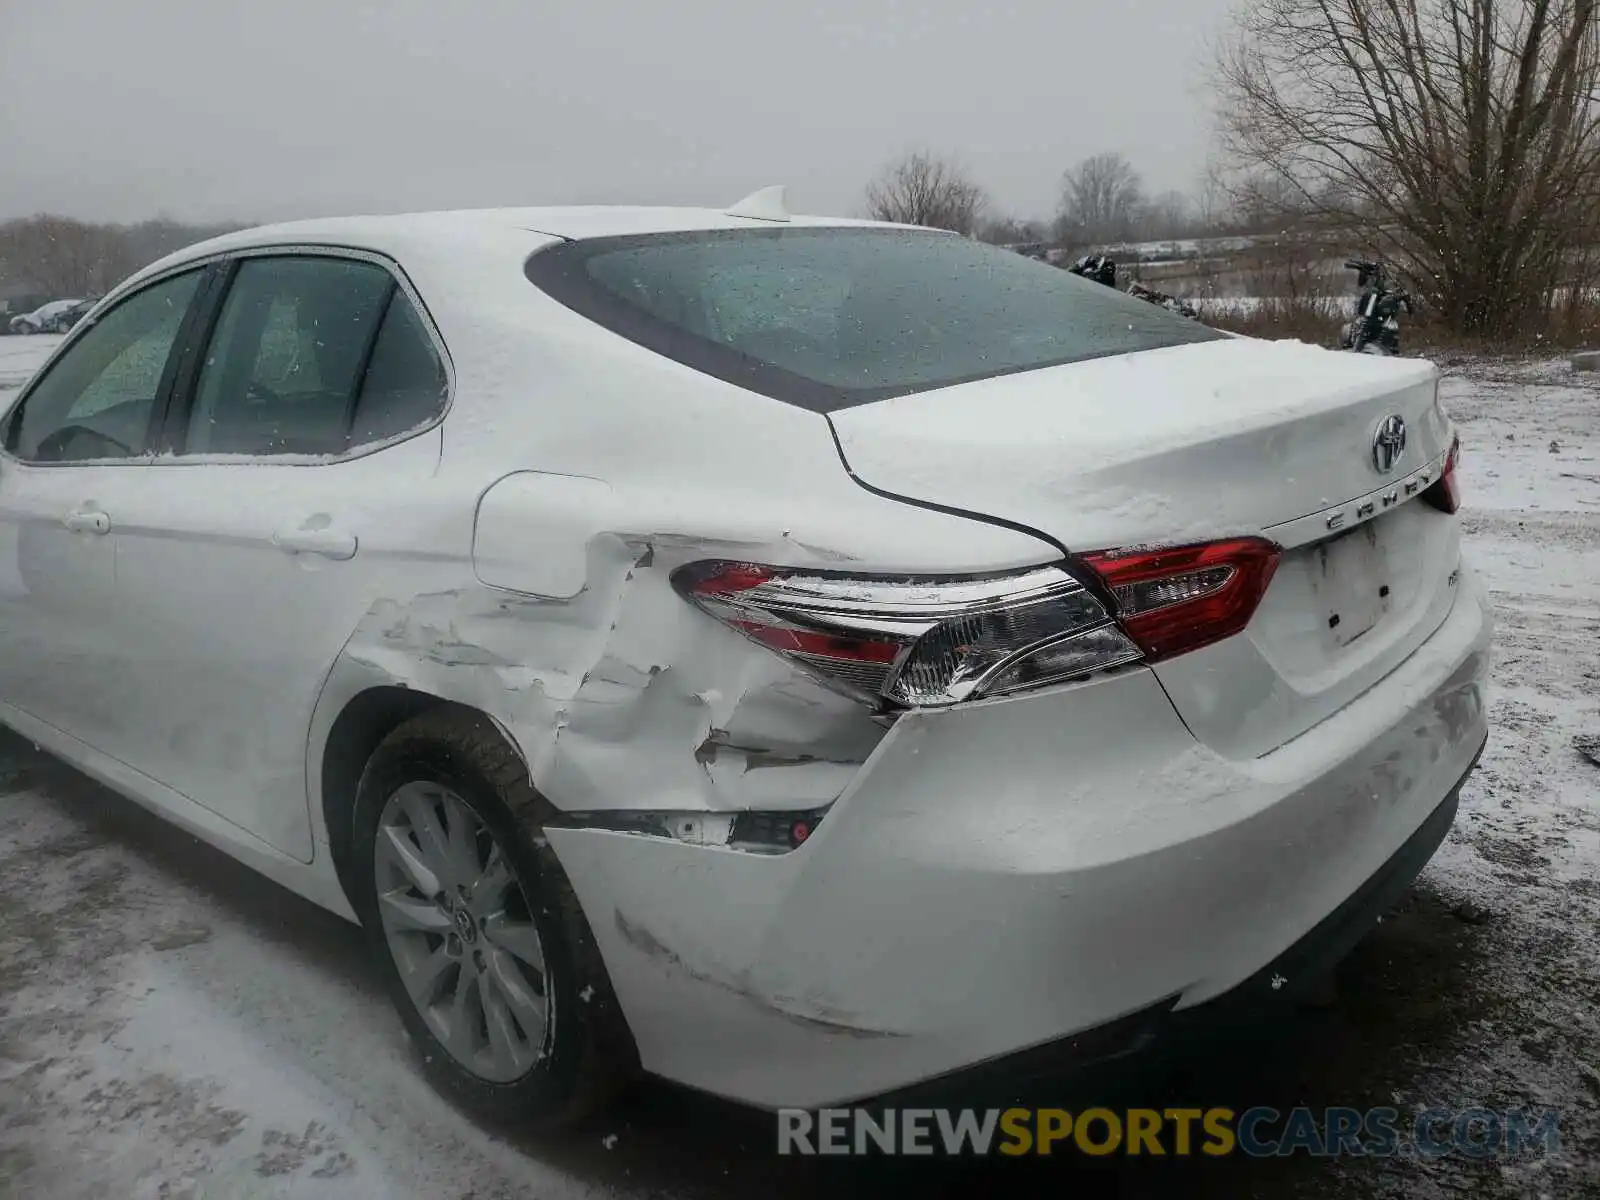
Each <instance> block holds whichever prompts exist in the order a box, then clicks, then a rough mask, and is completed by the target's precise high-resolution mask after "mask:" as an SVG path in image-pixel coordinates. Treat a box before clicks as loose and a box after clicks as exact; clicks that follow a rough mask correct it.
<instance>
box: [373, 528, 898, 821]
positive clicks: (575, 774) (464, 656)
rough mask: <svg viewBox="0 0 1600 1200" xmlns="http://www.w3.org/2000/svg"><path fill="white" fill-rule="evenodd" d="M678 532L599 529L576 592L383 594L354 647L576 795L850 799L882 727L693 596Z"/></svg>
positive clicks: (552, 788) (605, 804)
mask: <svg viewBox="0 0 1600 1200" xmlns="http://www.w3.org/2000/svg"><path fill="white" fill-rule="evenodd" d="M672 540H673V539H671V538H670V537H667V538H625V537H622V536H619V535H615V534H604V535H601V536H599V537H596V538H593V539H591V541H590V543H589V548H588V563H587V573H586V578H587V582H586V584H585V585H584V587H583V588H582V589H581V590H580V591H579V592H578V593H577V594H576V595H575V596H572V597H570V598H555V597H543V596H533V595H527V594H522V593H516V592H510V591H505V590H500V589H497V588H491V587H488V586H476V587H471V588H466V589H453V590H449V591H444V592H436V593H431V594H420V595H417V596H414V597H412V598H411V599H410V600H409V601H407V602H405V603H401V602H398V601H395V600H392V599H384V600H379V601H378V602H377V603H375V604H374V605H373V606H372V607H371V609H370V610H369V612H368V614H367V616H366V618H365V619H364V620H363V621H362V622H361V625H360V626H359V627H358V629H357V630H356V632H355V634H354V635H353V636H352V638H351V639H350V642H349V644H348V645H347V647H346V651H345V655H346V657H347V658H348V659H350V660H351V661H352V662H355V663H358V664H360V665H362V666H363V667H365V668H367V669H368V671H370V672H376V673H377V675H379V676H380V677H385V678H387V679H389V680H391V681H392V682H394V683H397V684H400V685H402V686H405V687H409V688H414V689H416V690H418V691H423V692H427V693H429V694H432V695H437V696H440V697H443V698H445V699H448V700H451V701H455V702H457V703H461V704H466V705H469V706H471V707H473V708H477V709H479V710H480V711H482V712H484V713H487V714H488V715H489V716H490V717H492V718H493V719H494V720H495V721H497V722H498V723H499V724H500V726H501V727H502V728H503V729H504V730H505V731H506V732H507V733H509V734H510V736H511V738H512V739H513V740H514V742H515V743H516V745H517V747H518V749H519V750H520V751H521V753H522V755H523V758H524V759H525V761H526V762H527V764H528V769H529V773H530V775H531V777H532V779H533V781H534V783H535V785H536V786H538V787H539V789H540V790H541V791H542V792H543V793H544V794H545V795H546V796H547V797H548V798H549V799H550V800H551V802H552V803H554V804H555V805H556V806H557V807H558V808H560V809H563V810H567V811H584V810H590V811H596V810H608V809H649V810H652V811H722V812H726V811H736V810H740V809H745V808H752V807H753V808H769V809H771V808H779V809H790V808H796V809H799V808H813V807H819V806H822V805H826V804H829V803H832V802H833V801H834V800H835V799H837V798H838V796H839V794H840V792H842V791H843V790H844V787H845V785H846V784H847V783H848V782H849V779H850V777H851V776H852V775H853V774H854V772H855V769H856V767H858V766H859V765H860V764H861V763H862V762H864V761H865V760H866V758H867V756H868V755H869V754H870V753H871V752H872V749H873V748H874V747H875V746H876V745H877V743H878V741H879V740H881V738H882V736H883V733H884V730H883V728H882V726H880V725H878V724H877V723H875V722H874V721H872V720H871V719H870V717H869V715H868V712H867V710H866V709H865V708H864V707H863V706H862V705H860V704H858V703H856V702H854V701H851V700H849V699H847V698H845V697H843V696H841V695H839V694H838V693H837V692H834V691H832V690H830V689H829V688H827V687H824V686H823V685H822V684H820V683H818V682H816V681H814V680H812V679H810V678H809V677H807V676H805V675H804V674H802V673H801V672H799V671H797V670H796V669H795V668H793V667H792V666H790V665H789V664H788V663H786V662H785V661H784V660H782V659H780V658H779V657H777V656H776V655H774V654H771V653H770V652H768V651H766V650H764V649H762V648H760V647H758V646H755V645H754V644H752V643H748V642H745V641H744V640H743V639H740V638H737V637H733V636H730V635H729V633H728V631H727V630H725V629H723V628H721V627H720V626H718V625H717V624H715V623H714V622H713V621H711V620H710V619H709V618H707V617H706V616H704V614H702V613H699V612H697V611H696V610H695V609H693V608H692V607H691V606H690V605H688V604H686V603H685V602H684V600H683V599H682V598H681V597H680V596H679V595H678V594H677V593H676V592H675V591H674V590H673V588H672V585H671V583H670V580H669V575H670V573H671V570H672V569H673V567H675V566H676V565H678V563H680V562H682V561H685V560H686V558H687V557H689V556H690V554H689V553H687V552H686V550H687V548H674V547H672V546H671V545H670V543H671V541H672ZM732 549H733V551H734V552H735V553H736V552H737V551H738V550H740V549H742V550H744V551H745V552H746V553H748V552H750V551H751V550H752V549H753V548H751V547H743V548H732ZM675 550H676V552H674V551H675ZM706 553H707V552H706V550H705V549H704V548H703V547H702V548H700V549H699V550H697V551H694V552H692V556H693V557H703V556H705V554H706Z"/></svg>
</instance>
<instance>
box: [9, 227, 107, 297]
mask: <svg viewBox="0 0 1600 1200" xmlns="http://www.w3.org/2000/svg"><path fill="white" fill-rule="evenodd" d="M114 254H115V247H114V246H113V244H112V239H111V238H109V237H108V236H107V234H106V231H105V229H104V228H103V227H101V226H97V225H88V224H85V223H84V222H82V221H74V220H72V219H71V218H69V217H52V216H37V217H29V218H27V219H26V220H21V221H11V222H8V223H7V224H6V225H5V226H4V227H3V228H0V262H3V263H4V264H5V270H6V274H8V275H14V276H17V277H19V278H21V279H25V280H27V281H28V282H30V283H32V284H33V285H34V286H36V287H38V288H40V289H41V290H43V291H46V292H51V293H54V294H56V295H58V296H88V295H94V294H96V293H97V291H98V290H100V289H102V287H103V284H104V281H105V279H106V276H107V275H109V274H112V273H113V272H114V271H115V269H116V265H117V264H111V263H109V262H108V259H110V258H111V257H113V256H114Z"/></svg>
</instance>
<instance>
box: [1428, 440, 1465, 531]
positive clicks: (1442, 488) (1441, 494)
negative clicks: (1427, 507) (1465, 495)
mask: <svg viewBox="0 0 1600 1200" xmlns="http://www.w3.org/2000/svg"><path fill="white" fill-rule="evenodd" d="M1460 458H1461V439H1460V438H1459V437H1456V438H1453V439H1452V440H1451V442H1450V453H1449V454H1446V455H1445V456H1444V469H1443V470H1441V471H1440V472H1439V479H1438V481H1437V482H1436V483H1434V485H1433V486H1432V487H1430V488H1429V489H1428V490H1427V491H1425V492H1423V493H1422V498H1423V499H1424V500H1426V501H1427V502H1428V503H1429V504H1431V505H1433V506H1434V507H1435V508H1437V509H1438V510H1439V511H1440V512H1447V513H1453V512H1456V511H1457V510H1459V509H1460V507H1461V482H1460V477H1459V476H1458V475H1457V473H1456V467H1457V465H1458V463H1459V460H1460Z"/></svg>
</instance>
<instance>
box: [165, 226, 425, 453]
mask: <svg viewBox="0 0 1600 1200" xmlns="http://www.w3.org/2000/svg"><path fill="white" fill-rule="evenodd" d="M445 387H446V384H445V375H444V369H443V366H442V364H441V362H440V360H439V356H438V354H437V352H436V351H435V349H434V346H433V342H432V340H431V339H430V338H429V337H428V334H427V330H426V327H425V326H424V325H423V324H422V321H421V318H420V317H419V316H418V314H417V312H416V309H415V308H414V307H413V305H412V303H411V301H410V299H409V298H408V297H407V296H406V294H405V293H404V292H403V291H402V290H401V289H400V288H399V287H398V285H397V284H396V282H395V280H394V277H393V276H392V275H390V273H389V272H388V271H387V270H385V269H384V268H383V267H381V266H378V265H377V264H375V263H370V262H364V261H359V260H355V259H345V258H336V257H326V256H313V255H306V256H284V257H271V258H250V259H246V260H244V261H243V262H242V263H240V264H239V269H238V271H237V273H236V274H235V276H234V279H233V283H232V285H231V287H230V288H229V290H228V295H227V298H226V299H225V300H224V301H223V304H222V311H221V313H220V315H219V317H218V320H217V325H216V332H215V333H214V334H213V335H212V339H211V342H210V344H209V346H208V348H207V353H206V356H205V359H204V362H203V365H202V366H201V369H200V376H199V380H198V383H197V386H196V389H195V402H194V407H193V409H192V411H191V412H190V414H189V424H188V431H187V435H186V440H185V446H184V449H185V452H186V453H189V454H246V455H255V456H272V455H283V454H340V453H343V452H344V451H346V450H349V449H352V448H354V447H358V446H361V445H364V444H368V443H371V442H375V441H381V440H383V439H385V438H388V437H391V436H394V435H395V434H399V433H404V432H405V431H407V430H408V429H412V428H415V427H416V426H418V425H420V424H423V423H424V422H426V421H428V420H430V419H431V418H432V417H433V416H434V415H436V414H437V413H438V412H439V411H440V409H441V408H442V407H443V404H444V399H445Z"/></svg>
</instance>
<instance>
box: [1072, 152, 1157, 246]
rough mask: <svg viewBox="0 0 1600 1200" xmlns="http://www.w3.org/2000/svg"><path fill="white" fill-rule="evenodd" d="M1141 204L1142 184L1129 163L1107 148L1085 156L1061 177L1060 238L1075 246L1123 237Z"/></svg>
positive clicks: (1129, 232) (1129, 231)
mask: <svg viewBox="0 0 1600 1200" xmlns="http://www.w3.org/2000/svg"><path fill="white" fill-rule="evenodd" d="M1143 206H1144V187H1143V184H1142V182H1141V181H1140V179H1139V172H1137V171H1135V170H1134V169H1133V164H1132V163H1130V162H1129V161H1128V160H1127V159H1125V158H1123V157H1122V155H1120V154H1115V153H1111V152H1109V151H1108V152H1106V153H1104V154H1096V155H1094V156H1093V157H1091V158H1086V159H1084V160H1083V161H1082V162H1080V163H1079V164H1078V165H1077V166H1075V167H1072V168H1070V169H1069V170H1068V171H1067V172H1066V173H1065V174H1064V175H1063V176H1062V177H1061V215H1060V217H1059V219H1058V230H1059V232H1060V236H1061V239H1062V241H1063V242H1067V243H1071V244H1075V245H1088V244H1093V243H1100V242H1113V241H1123V240H1126V239H1127V238H1129V237H1132V236H1133V233H1134V226H1135V224H1136V223H1137V221H1138V219H1139V213H1140V210H1141V208H1142V207H1143Z"/></svg>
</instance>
